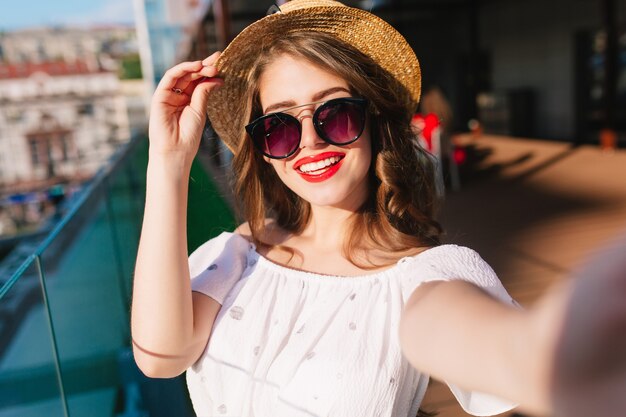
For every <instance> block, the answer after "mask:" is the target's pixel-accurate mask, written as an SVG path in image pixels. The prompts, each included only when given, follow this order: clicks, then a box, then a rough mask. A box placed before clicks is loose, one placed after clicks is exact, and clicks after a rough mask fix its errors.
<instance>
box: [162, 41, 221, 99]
mask: <svg viewBox="0 0 626 417" xmlns="http://www.w3.org/2000/svg"><path fill="white" fill-rule="evenodd" d="M219 56H220V53H219V52H216V53H214V54H213V55H211V56H209V57H207V58H205V59H204V60H203V61H192V62H183V63H180V64H178V65H176V66H174V67H172V68H171V69H169V70H168V71H167V72H166V73H165V74H164V75H163V78H162V79H161V81H160V82H159V85H158V86H157V88H156V91H155V96H157V97H158V98H159V100H158V101H160V102H167V103H169V104H172V105H176V106H179V105H184V104H186V103H188V102H189V99H190V97H191V95H192V94H193V91H194V89H195V88H196V86H197V85H198V84H199V83H201V82H204V81H205V80H206V79H212V78H214V77H216V76H217V74H218V70H217V68H216V67H215V66H214V65H213V64H214V63H215V62H216V61H217V59H218V58H219ZM217 84H219V82H218V83H217Z"/></svg>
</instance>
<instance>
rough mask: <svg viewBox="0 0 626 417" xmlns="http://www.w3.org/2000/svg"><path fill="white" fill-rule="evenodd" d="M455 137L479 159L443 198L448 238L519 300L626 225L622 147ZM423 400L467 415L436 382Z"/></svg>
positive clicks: (528, 300)
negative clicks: (474, 170)
mask: <svg viewBox="0 0 626 417" xmlns="http://www.w3.org/2000/svg"><path fill="white" fill-rule="evenodd" d="M459 139H460V140H461V141H463V142H465V143H471V144H472V146H473V147H475V150H476V154H478V155H483V156H485V158H484V159H483V160H482V161H481V162H479V163H478V164H477V166H476V167H477V168H478V174H477V175H473V176H471V177H470V178H468V179H467V180H466V181H465V182H464V183H463V184H462V188H461V190H460V191H458V192H453V193H449V194H448V196H447V198H446V203H445V205H444V208H443V211H442V216H441V220H442V223H443V226H444V228H445V229H446V231H447V237H446V241H447V242H450V243H457V244H462V245H465V246H469V247H471V248H473V249H475V250H477V251H478V252H479V253H480V254H481V256H482V257H483V258H484V259H485V260H486V261H487V262H488V263H490V264H491V266H492V267H493V268H494V270H495V271H496V273H497V274H498V276H499V277H500V279H501V280H502V282H503V284H504V286H505V287H506V288H507V289H508V291H509V292H510V293H511V295H512V296H513V297H514V298H515V299H516V300H517V301H519V302H520V303H521V304H522V305H525V306H528V305H530V304H532V302H533V301H534V300H536V299H537V298H538V297H539V296H540V295H541V294H542V293H543V292H544V291H545V289H546V288H547V287H548V286H550V285H551V284H553V283H554V282H557V281H559V280H562V279H564V278H565V277H567V275H568V273H569V272H570V271H572V270H573V269H574V268H576V266H577V265H579V264H580V263H581V262H582V261H584V260H585V259H586V258H587V257H588V256H589V255H590V254H591V253H592V252H593V251H594V250H595V249H596V248H597V247H598V246H600V245H601V244H602V243H604V242H606V241H608V240H610V239H612V238H613V237H616V235H617V234H618V233H619V232H620V231H621V232H623V231H624V230H626V150H623V149H622V150H618V151H615V152H613V153H606V152H603V151H601V150H600V149H599V148H598V147H595V146H581V147H576V148H572V147H571V146H569V145H568V144H565V143H556V142H546V141H537V140H524V139H518V138H509V137H501V136H484V137H481V138H478V139H471V138H469V137H461V138H459ZM423 405H424V408H425V409H426V410H428V411H436V412H438V413H439V414H438V416H439V417H461V416H467V414H466V413H464V412H463V411H462V410H461V408H460V407H459V406H458V405H457V403H456V400H455V399H454V397H452V394H451V393H450V391H449V390H448V389H447V387H446V386H445V385H443V384H441V383H438V382H436V381H433V382H432V383H431V387H430V389H429V391H428V392H427V394H426V399H425V401H424V404H423ZM511 415H512V413H506V414H502V416H511Z"/></svg>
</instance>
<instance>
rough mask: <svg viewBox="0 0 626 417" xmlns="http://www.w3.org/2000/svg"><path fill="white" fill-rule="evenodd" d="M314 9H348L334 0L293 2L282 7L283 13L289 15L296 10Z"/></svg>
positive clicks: (300, 0) (296, 0)
mask: <svg viewBox="0 0 626 417" xmlns="http://www.w3.org/2000/svg"><path fill="white" fill-rule="evenodd" d="M312 7H348V6H346V5H345V4H343V3H339V2H338V1H334V0H292V1H288V2H287V3H285V4H283V5H282V6H280V11H281V12H282V13H289V12H292V11H294V10H301V9H309V8H312Z"/></svg>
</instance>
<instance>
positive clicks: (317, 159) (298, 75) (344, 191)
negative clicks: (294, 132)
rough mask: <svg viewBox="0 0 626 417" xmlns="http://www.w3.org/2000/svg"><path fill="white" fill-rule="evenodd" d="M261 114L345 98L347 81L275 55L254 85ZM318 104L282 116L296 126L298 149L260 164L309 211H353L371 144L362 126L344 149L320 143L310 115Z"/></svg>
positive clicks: (363, 187)
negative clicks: (299, 130)
mask: <svg viewBox="0 0 626 417" xmlns="http://www.w3.org/2000/svg"><path fill="white" fill-rule="evenodd" d="M259 93H260V99H261V106H262V108H263V112H264V113H267V112H268V111H269V112H278V111H282V110H285V109H288V108H290V107H294V106H300V105H303V104H307V103H312V102H318V101H325V100H330V99H333V98H340V97H351V96H352V94H351V92H350V88H349V86H348V84H347V82H346V81H345V80H344V79H342V78H340V77H338V76H337V75H335V74H333V73H331V72H328V71H327V70H325V69H323V68H321V67H319V66H316V65H313V64H311V63H309V62H308V61H306V60H304V59H302V58H295V57H292V56H289V55H280V56H279V57H277V58H276V59H275V60H274V61H273V62H272V63H270V64H269V65H268V66H267V67H266V69H265V71H264V72H263V74H262V75H261V78H260V80H259ZM319 105H320V104H311V105H310V106H303V107H298V108H296V109H292V110H288V113H289V114H291V115H292V116H294V117H296V118H298V119H299V120H300V122H301V123H302V139H301V142H300V148H299V150H297V151H296V153H295V154H294V155H292V156H291V157H289V158H287V159H282V160H276V159H266V160H267V161H268V163H270V164H271V165H272V166H273V167H274V169H275V170H276V173H277V174H278V176H279V177H280V179H281V180H282V181H283V182H284V183H285V185H287V186H288V187H289V188H290V189H291V190H292V191H293V192H295V193H296V194H298V195H299V196H300V197H302V198H303V199H305V200H307V201H308V202H310V203H311V205H313V206H332V207H338V208H343V209H346V210H351V211H354V210H356V209H358V207H359V206H360V205H361V204H362V203H363V202H364V201H365V199H366V196H367V192H368V181H367V173H368V170H369V166H370V163H371V159H372V155H371V142H370V134H369V129H368V127H367V126H366V128H365V130H364V132H363V134H362V135H361V137H360V138H359V139H358V140H357V141H356V142H353V143H352V144H350V145H347V146H336V145H331V144H329V143H326V142H324V141H323V140H322V139H321V138H320V137H319V136H318V134H317V132H316V131H315V128H314V126H313V122H312V119H311V116H312V115H313V112H314V111H315V109H316V108H317V107H319Z"/></svg>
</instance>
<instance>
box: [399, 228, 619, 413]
mask: <svg viewBox="0 0 626 417" xmlns="http://www.w3.org/2000/svg"><path fill="white" fill-rule="evenodd" d="M624 253H626V240H623V241H622V242H620V243H618V245H616V246H615V247H614V248H613V249H612V250H606V251H604V252H603V255H602V256H600V257H599V258H596V259H595V260H594V261H593V262H591V263H590V264H589V266H588V267H586V268H585V269H583V270H582V271H581V272H579V273H577V275H576V276H574V277H573V279H571V280H569V281H567V282H564V283H561V284H560V285H558V286H555V287H553V288H552V289H550V290H549V291H548V292H547V293H546V294H545V295H544V296H543V297H542V298H541V299H540V300H539V301H538V302H537V303H536V304H535V305H533V306H532V307H531V308H530V309H528V310H520V309H516V308H513V307H510V306H508V305H505V304H503V303H501V302H499V301H497V300H495V299H494V298H492V297H491V296H490V295H488V294H487V293H485V292H484V291H483V290H481V289H480V288H478V287H476V286H474V285H473V284H471V283H468V282H465V281H437V282H429V283H425V284H422V285H421V286H419V287H418V288H416V289H415V291H414V292H413V294H412V295H411V297H410V298H409V300H408V302H407V305H406V307H405V311H404V313H403V317H402V321H401V325H400V341H401V344H402V348H403V351H404V354H405V356H406V357H407V359H408V360H409V362H410V363H411V364H412V365H413V366H415V367H416V368H417V369H419V370H421V371H423V372H426V373H428V374H430V375H432V376H433V377H435V378H438V379H441V380H446V381H448V382H452V383H455V384H458V385H459V386H461V387H464V388H466V389H469V390H477V391H482V392H487V393H491V394H495V395H498V396H501V397H503V398H506V399H508V400H512V401H514V402H517V403H519V404H520V407H521V408H523V409H524V410H526V411H528V412H530V413H533V415H550V416H556V417H586V416H590V415H597V416H603V417H623V416H624V415H626V301H625V300H626V257H624Z"/></svg>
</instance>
